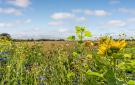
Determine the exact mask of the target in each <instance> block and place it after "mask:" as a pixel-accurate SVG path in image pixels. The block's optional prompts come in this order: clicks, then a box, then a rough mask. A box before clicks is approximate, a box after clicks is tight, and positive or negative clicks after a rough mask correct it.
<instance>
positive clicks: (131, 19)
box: [127, 18, 135, 23]
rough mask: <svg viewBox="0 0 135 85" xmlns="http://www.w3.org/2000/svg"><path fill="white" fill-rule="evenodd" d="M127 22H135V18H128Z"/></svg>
mask: <svg viewBox="0 0 135 85" xmlns="http://www.w3.org/2000/svg"><path fill="white" fill-rule="evenodd" d="M127 22H128V23H135V18H129V19H127Z"/></svg>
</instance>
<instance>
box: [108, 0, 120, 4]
mask: <svg viewBox="0 0 135 85" xmlns="http://www.w3.org/2000/svg"><path fill="white" fill-rule="evenodd" d="M109 3H110V4H118V3H120V0H110V2H109Z"/></svg>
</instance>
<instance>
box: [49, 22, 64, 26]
mask: <svg viewBox="0 0 135 85" xmlns="http://www.w3.org/2000/svg"><path fill="white" fill-rule="evenodd" d="M48 25H50V26H60V25H63V22H62V21H53V22H49V23H48Z"/></svg>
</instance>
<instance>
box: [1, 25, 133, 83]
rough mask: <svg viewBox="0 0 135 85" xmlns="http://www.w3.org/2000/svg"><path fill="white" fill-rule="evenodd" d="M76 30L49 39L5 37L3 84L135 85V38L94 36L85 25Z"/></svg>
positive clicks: (2, 48) (2, 42) (2, 55)
mask: <svg viewBox="0 0 135 85" xmlns="http://www.w3.org/2000/svg"><path fill="white" fill-rule="evenodd" d="M75 34H76V35H73V36H72V35H71V36H69V37H67V39H68V40H66V41H51V42H48V43H45V42H47V41H32V42H28V41H23V42H21V41H18V42H17V41H14V40H12V39H7V38H6V37H5V38H1V39H0V85H135V41H133V40H131V41H127V40H126V39H125V38H119V39H114V38H113V37H111V36H101V37H100V38H99V40H90V39H89V38H90V37H91V36H92V33H91V32H90V31H89V30H87V28H85V27H83V26H76V27H75ZM121 36H123V35H121ZM86 38H87V39H86Z"/></svg>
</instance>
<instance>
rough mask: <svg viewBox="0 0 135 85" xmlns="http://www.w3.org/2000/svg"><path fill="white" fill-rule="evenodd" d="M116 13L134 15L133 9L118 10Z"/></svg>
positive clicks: (134, 10)
mask: <svg viewBox="0 0 135 85" xmlns="http://www.w3.org/2000/svg"><path fill="white" fill-rule="evenodd" d="M118 11H119V12H122V13H127V14H135V9H129V8H119V9H118Z"/></svg>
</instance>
